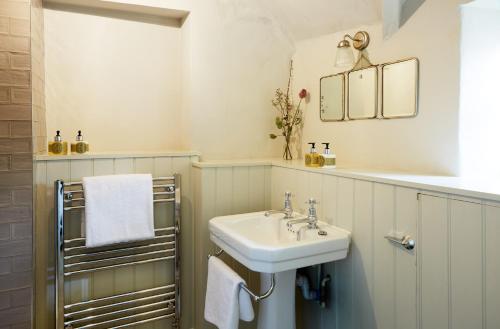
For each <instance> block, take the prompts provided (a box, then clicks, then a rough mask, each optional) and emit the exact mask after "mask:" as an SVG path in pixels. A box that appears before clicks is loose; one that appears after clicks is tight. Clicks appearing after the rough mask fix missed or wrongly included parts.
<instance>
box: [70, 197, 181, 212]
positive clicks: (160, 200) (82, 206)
mask: <svg viewBox="0 0 500 329" xmlns="http://www.w3.org/2000/svg"><path fill="white" fill-rule="evenodd" d="M174 201H175V198H168V199H155V200H153V203H161V202H174ZM76 209H85V206H84V205H80V206H69V207H64V210H65V211H68V210H76Z"/></svg>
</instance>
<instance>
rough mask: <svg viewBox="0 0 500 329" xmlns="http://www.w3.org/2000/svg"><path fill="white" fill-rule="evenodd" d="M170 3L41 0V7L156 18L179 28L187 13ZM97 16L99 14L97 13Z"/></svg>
mask: <svg viewBox="0 0 500 329" xmlns="http://www.w3.org/2000/svg"><path fill="white" fill-rule="evenodd" d="M171 2H172V1H157V0H148V1H140V0H43V6H44V7H46V8H54V9H58V10H70V11H87V12H100V13H101V14H103V15H106V16H117V15H118V16H131V18H133V19H137V18H143V19H147V18H150V19H151V18H153V19H154V18H156V19H161V20H163V21H165V22H164V23H167V24H168V25H172V26H178V27H180V26H181V25H182V23H183V22H184V20H185V19H186V17H187V16H188V15H189V11H188V10H186V9H183V8H176V7H177V6H174V5H172V6H171ZM98 14H99V13H98Z"/></svg>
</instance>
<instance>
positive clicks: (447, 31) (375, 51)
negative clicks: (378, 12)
mask: <svg viewBox="0 0 500 329" xmlns="http://www.w3.org/2000/svg"><path fill="white" fill-rule="evenodd" d="M460 2H461V1H460V0H453V1H442V0H427V1H425V2H424V4H422V6H421V7H420V8H419V9H418V10H417V11H416V13H415V14H414V15H413V17H412V18H411V19H410V20H408V21H407V22H406V24H405V25H404V26H402V27H401V29H400V30H399V31H397V32H396V33H395V34H394V35H393V36H392V37H391V38H390V39H388V40H383V38H382V26H381V25H374V26H363V27H360V29H366V30H367V31H368V32H369V33H370V36H371V37H372V41H371V44H370V46H369V47H368V51H369V54H370V59H371V60H372V62H373V63H383V62H389V61H393V60H398V59H402V58H407V57H418V58H419V60H420V64H421V65H420V99H419V102H420V106H419V114H418V116H417V117H416V118H413V119H395V120H385V121H381V120H362V121H352V122H333V123H332V122H321V121H320V119H319V113H318V112H319V104H318V103H319V79H320V77H321V76H325V75H329V74H332V73H336V72H339V71H340V70H339V69H337V68H335V67H334V58H335V57H334V56H335V50H336V45H337V43H338V41H339V40H341V38H342V35H343V34H344V32H341V33H336V34H330V35H326V36H323V37H319V38H314V39H309V40H305V41H302V42H299V43H298V44H297V52H296V54H295V56H294V59H295V63H296V82H295V88H296V89H297V90H299V89H300V88H307V89H308V90H310V92H311V101H310V102H309V103H308V104H306V108H305V126H304V130H303V140H302V143H301V145H300V146H302V149H303V150H305V149H306V148H305V145H306V143H307V142H310V141H316V142H332V143H333V150H334V151H335V153H337V159H338V160H337V161H338V163H339V165H340V166H342V167H358V168H359V167H365V168H378V169H387V170H398V171H401V170H402V171H413V172H419V173H439V174H457V173H458V169H459V166H458V163H459V144H458V129H459V125H458V118H459V81H460V78H459V73H460V61H459V53H460V51H459V27H460V12H459V3H460ZM356 30H358V29H354V30H350V31H347V32H355V31H356Z"/></svg>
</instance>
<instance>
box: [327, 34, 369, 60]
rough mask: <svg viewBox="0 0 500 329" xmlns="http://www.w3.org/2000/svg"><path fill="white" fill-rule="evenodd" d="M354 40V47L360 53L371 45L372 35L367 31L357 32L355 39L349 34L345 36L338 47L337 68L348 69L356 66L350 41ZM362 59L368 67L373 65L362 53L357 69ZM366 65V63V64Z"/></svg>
mask: <svg viewBox="0 0 500 329" xmlns="http://www.w3.org/2000/svg"><path fill="white" fill-rule="evenodd" d="M347 39H351V40H352V46H353V47H354V49H357V50H359V51H362V50H364V49H365V48H366V47H368V45H369V44H370V35H369V34H368V32H366V31H359V32H356V34H355V35H354V37H351V36H350V35H349V34H346V35H344V39H343V40H342V41H340V42H339V43H338V45H337V55H336V58H335V66H337V67H347V66H351V65H354V53H353V51H352V49H351V43H350V42H349V40H347ZM362 59H365V60H366V61H367V63H368V65H371V63H370V61H369V60H368V58H367V57H366V56H365V55H364V54H362V53H360V55H359V58H358V61H357V62H356V65H354V67H357V66H358V64H359V63H360V61H361V60H362ZM365 64H366V63H365Z"/></svg>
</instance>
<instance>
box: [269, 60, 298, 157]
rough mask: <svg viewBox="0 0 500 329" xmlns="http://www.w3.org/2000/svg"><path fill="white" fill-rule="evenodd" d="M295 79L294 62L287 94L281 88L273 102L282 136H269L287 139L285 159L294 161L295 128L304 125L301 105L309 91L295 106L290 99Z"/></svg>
mask: <svg viewBox="0 0 500 329" xmlns="http://www.w3.org/2000/svg"><path fill="white" fill-rule="evenodd" d="M292 78H293V61H290V74H289V76H288V86H287V88H286V92H283V91H282V90H281V89H280V88H278V89H277V90H276V94H275V96H274V99H273V100H272V104H273V107H274V108H275V109H276V110H277V111H278V113H279V116H277V117H276V119H275V124H276V127H277V128H278V129H279V130H281V133H280V134H269V137H270V138H271V139H276V138H278V137H284V138H285V150H284V152H283V159H285V160H292V158H293V157H292V152H291V150H290V142H291V138H292V135H293V133H294V127H296V126H300V125H301V124H302V110H301V109H300V105H301V103H302V100H304V99H305V98H306V97H307V90H305V89H302V90H301V91H300V93H299V103H298V104H297V106H294V105H293V101H292V98H291V97H290V85H291V82H292Z"/></svg>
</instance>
